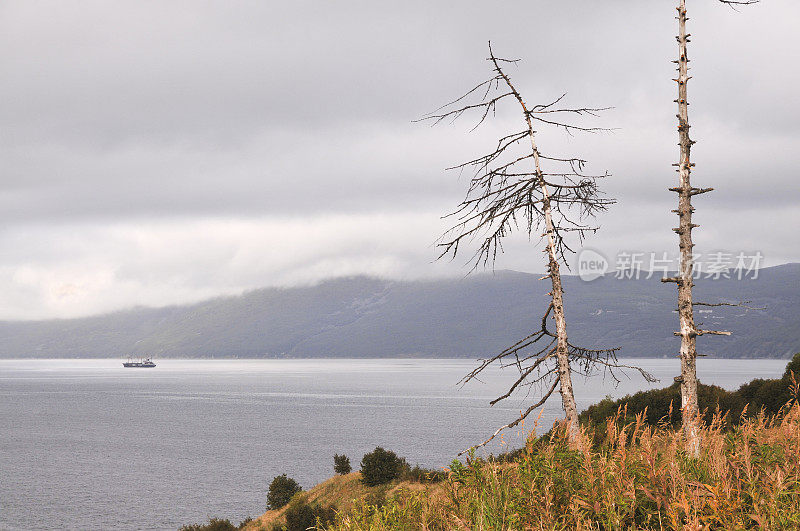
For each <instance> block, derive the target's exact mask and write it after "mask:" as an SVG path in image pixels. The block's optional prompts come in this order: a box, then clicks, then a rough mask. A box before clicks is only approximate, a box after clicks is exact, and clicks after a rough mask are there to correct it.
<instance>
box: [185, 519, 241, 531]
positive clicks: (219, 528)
mask: <svg viewBox="0 0 800 531" xmlns="http://www.w3.org/2000/svg"><path fill="white" fill-rule="evenodd" d="M237 529H239V528H238V527H236V526H235V525H233V524H232V523H231V522H230V520H228V519H225V520H223V519H221V518H212V519H210V520H209V521H208V523H207V524H193V525H185V526H183V527H181V528H180V531H236V530H237Z"/></svg>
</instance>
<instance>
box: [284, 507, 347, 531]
mask: <svg viewBox="0 0 800 531" xmlns="http://www.w3.org/2000/svg"><path fill="white" fill-rule="evenodd" d="M285 515H286V525H285V527H284V529H286V531H306V529H308V528H314V529H317V528H319V527H323V526H328V525H330V524H332V523H333V520H334V519H335V518H336V510H335V509H334V507H333V506H332V505H331V506H324V505H319V504H314V505H310V504H308V503H306V502H305V501H296V502H292V503H291V504H289V507H288V508H287V509H286V513H285Z"/></svg>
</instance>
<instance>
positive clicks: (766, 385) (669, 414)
mask: <svg viewBox="0 0 800 531" xmlns="http://www.w3.org/2000/svg"><path fill="white" fill-rule="evenodd" d="M792 371H794V373H795V374H800V353H798V354H795V356H794V357H793V358H792V360H791V361H790V362H789V364H788V365H787V366H786V372H784V374H783V377H782V378H780V379H772V380H763V379H760V378H758V379H755V380H752V381H750V382H748V383H746V384H743V385H742V386H741V387H739V389H738V390H736V391H726V390H725V389H722V388H721V387H718V386H716V385H704V384H702V383H700V382H698V383H697V399H698V402H699V407H700V411H703V412H705V415H704V420H705V421H706V422H710V421H711V418H712V417H713V416H714V414H715V413H716V412H717V411H719V412H720V413H723V414H727V415H728V419H727V420H728V422H729V423H730V424H734V425H735V424H738V423H739V421H740V420H741V416H742V412H743V411H744V410H745V409H744V408H745V406H747V416H753V415H756V414H758V412H759V411H761V410H762V409H763V411H764V413H766V414H767V415H775V414H776V413H778V411H779V410H780V409H781V408H782V407H783V406H784V405H785V404H786V403H787V402H788V401H789V400H790V399H791V398H792V396H791V389H790V388H791V372H792ZM625 406H627V418H624V419H620V420H621V421H622V422H631V421H632V420H633V419H634V416H635V415H636V414H637V413H640V412H643V411H645V408H647V415H646V417H645V418H644V421H645V422H646V423H647V424H650V425H656V424H658V423H659V422H667V423H669V424H670V425H672V426H673V427H676V428H677V427H678V426H680V423H681V411H680V410H681V389H680V384H678V383H674V384H672V385H671V386H669V387H666V388H664V389H653V390H650V391H641V392H639V393H635V394H633V395H628V396H626V397H624V398H620V399H619V400H612V399H611V398H610V397H609V398H605V399H604V400H602V401H600V402H598V403H597V404H594V405H592V406H589V408H588V409H586V411H584V412H583V413H581V415H580V419H581V421H582V422H590V423H592V424H595V425H597V426H598V427H600V428H601V429H602V427H603V424H604V423H605V421H606V419H607V418H609V417H613V416H615V415H616V414H617V410H618V409H619V408H624V407H625Z"/></svg>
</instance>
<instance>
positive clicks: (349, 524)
mask: <svg viewBox="0 0 800 531" xmlns="http://www.w3.org/2000/svg"><path fill="white" fill-rule="evenodd" d="M619 420H620V419H619V418H617V419H614V418H612V419H611V420H610V422H609V424H608V426H607V429H606V430H605V433H606V438H605V440H603V441H600V442H597V443H596V444H595V445H594V446H592V447H591V449H589V450H587V451H584V452H578V451H573V450H569V449H568V448H567V447H566V445H565V444H564V441H563V439H560V438H558V437H554V438H552V439H550V440H549V441H543V444H541V443H537V444H536V445H535V446H534V444H533V442H531V443H529V446H528V448H527V449H526V451H525V452H523V453H522V455H521V456H520V457H519V458H518V459H517V460H516V461H515V462H512V463H495V462H483V461H480V460H478V461H476V462H474V463H472V464H470V465H462V466H459V467H454V468H453V470H452V471H451V473H450V477H449V479H448V480H447V481H445V482H443V483H442V484H440V485H439V486H438V488H439V489H441V490H440V493H441V495H439V496H432V495H431V494H430V493H429V492H427V491H424V490H422V491H417V492H406V491H399V492H398V493H397V495H396V496H395V497H394V498H393V499H392V498H390V499H389V500H388V502H387V503H386V504H385V505H383V506H382V507H368V506H367V507H365V506H363V505H362V506H358V505H356V506H354V510H353V512H352V513H350V514H341V515H340V517H339V518H338V520H337V522H336V525H335V526H333V527H332V528H331V529H332V530H333V531H355V530H390V529H391V530H395V529H397V530H405V529H426V530H449V529H464V530H490V529H491V530H495V529H496V530H511V529H515V530H516V529H520V530H521V529H553V530H555V529H674V530H679V529H680V530H682V529H695V530H698V529H720V530H722V529H800V406H798V405H797V404H796V403H795V404H794V405H793V406H792V407H791V408H787V409H784V410H783V411H782V412H781V413H780V414H779V415H777V416H776V417H775V418H774V419H769V418H766V417H764V416H763V415H762V416H758V417H755V418H748V419H746V420H744V421H743V422H742V423H741V424H740V425H738V426H736V427H734V428H732V429H730V430H723V429H722V428H723V426H722V423H721V421H720V419H719V418H717V419H716V421H715V422H714V423H713V424H712V425H711V426H706V427H703V428H702V439H703V450H702V456H701V458H700V459H699V460H694V459H690V458H687V456H686V454H685V452H684V451H683V439H682V436H681V433H680V431H675V430H673V429H671V428H669V427H668V426H661V427H655V428H654V427H650V426H647V425H645V424H644V423H643V422H642V418H641V417H640V418H639V419H638V422H634V423H629V424H625V423H624V422H619Z"/></svg>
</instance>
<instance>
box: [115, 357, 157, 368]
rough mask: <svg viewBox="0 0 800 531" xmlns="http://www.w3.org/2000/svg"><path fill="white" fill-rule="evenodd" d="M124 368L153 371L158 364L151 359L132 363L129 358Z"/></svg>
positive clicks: (141, 359) (142, 359)
mask: <svg viewBox="0 0 800 531" xmlns="http://www.w3.org/2000/svg"><path fill="white" fill-rule="evenodd" d="M122 366H123V367H128V368H136V369H152V368H153V367H155V366H156V364H155V363H153V360H151V359H150V358H140V359H139V361H132V360H131V358H128V361H125V362H123V363H122Z"/></svg>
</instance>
